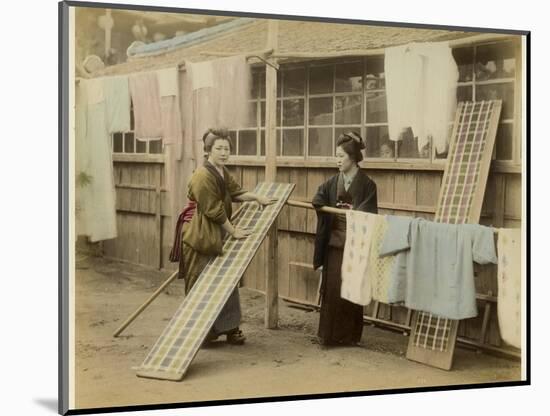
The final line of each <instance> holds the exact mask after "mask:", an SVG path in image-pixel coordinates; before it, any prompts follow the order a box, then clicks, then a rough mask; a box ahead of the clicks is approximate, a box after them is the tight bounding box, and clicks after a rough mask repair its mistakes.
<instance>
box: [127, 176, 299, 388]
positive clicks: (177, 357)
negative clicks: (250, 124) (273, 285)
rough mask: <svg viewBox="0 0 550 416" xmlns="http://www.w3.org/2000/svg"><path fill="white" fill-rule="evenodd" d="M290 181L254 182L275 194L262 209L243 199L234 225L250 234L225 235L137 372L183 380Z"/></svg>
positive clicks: (288, 191) (284, 198) (277, 210)
mask: <svg viewBox="0 0 550 416" xmlns="http://www.w3.org/2000/svg"><path fill="white" fill-rule="evenodd" d="M294 186H295V185H294V184H284V183H266V182H262V183H260V184H258V186H257V187H256V189H255V190H254V193H256V194H259V195H263V196H267V197H273V198H277V202H276V203H274V204H272V205H267V206H265V207H264V208H263V209H260V208H259V206H258V204H256V203H253V202H246V203H245V206H244V207H243V209H242V210H241V211H240V212H239V213H238V215H237V217H236V219H235V224H236V225H237V226H238V227H242V228H250V229H253V230H254V233H253V234H252V235H251V236H249V237H248V238H246V239H240V240H236V239H232V238H226V239H225V241H224V246H223V254H222V255H220V256H217V257H215V258H214V259H213V260H212V261H211V262H210V263H208V265H207V266H206V267H205V269H204V270H203V272H202V273H201V275H200V277H199V279H198V281H197V282H196V283H195V285H194V286H193V288H192V289H191V291H190V292H189V294H188V295H187V296H186V297H185V299H184V300H183V302H182V304H181V306H180V307H179V309H178V310H177V312H176V313H175V315H174V317H173V318H172V319H171V321H170V322H169V323H168V326H167V327H166V328H165V330H164V331H163V333H162V335H161V336H160V338H159V339H158V340H157V342H156V343H155V345H154V346H153V348H151V350H150V352H149V354H148V355H147V357H146V358H145V360H144V361H143V363H142V364H141V366H140V367H139V368H137V375H138V376H140V377H148V378H157V379H164V380H175V381H177V380H181V379H182V378H183V376H184V374H185V371H186V370H187V368H188V367H189V365H190V364H191V362H192V360H193V358H194V357H195V354H196V353H197V352H198V350H199V348H200V346H201V344H202V342H203V340H204V339H205V337H206V335H207V334H208V331H209V330H210V328H211V327H212V325H213V324H214V321H215V320H216V318H217V316H218V315H219V313H220V311H221V310H222V308H223V306H224V304H225V303H226V301H227V299H228V298H229V296H230V294H231V293H232V292H233V290H234V289H235V287H236V285H237V283H238V281H239V279H240V278H241V276H242V275H243V273H244V272H245V270H246V268H247V267H248V265H249V263H250V261H251V260H252V258H253V257H254V255H255V254H256V251H257V250H258V248H259V247H260V244H261V242H262V240H263V239H264V238H265V236H266V235H267V232H268V231H269V228H270V227H271V225H272V224H273V223H274V222H275V219H276V218H277V216H278V215H279V213H280V212H281V209H282V208H283V206H284V204H285V203H286V201H287V199H288V197H289V196H290V194H291V192H292V190H293V189H294Z"/></svg>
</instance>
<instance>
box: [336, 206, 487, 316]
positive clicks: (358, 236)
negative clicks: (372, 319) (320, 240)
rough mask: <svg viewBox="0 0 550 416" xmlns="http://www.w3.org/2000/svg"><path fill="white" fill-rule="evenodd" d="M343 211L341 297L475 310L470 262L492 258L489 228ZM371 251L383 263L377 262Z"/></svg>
mask: <svg viewBox="0 0 550 416" xmlns="http://www.w3.org/2000/svg"><path fill="white" fill-rule="evenodd" d="M346 215H347V217H346V219H347V227H348V230H349V231H348V232H349V234H348V237H347V238H346V244H345V249H344V253H345V254H344V262H343V265H342V294H341V295H342V297H344V298H346V299H348V300H350V301H352V302H355V303H358V304H361V305H367V304H368V303H370V301H371V299H375V300H379V301H382V302H384V303H398V302H403V303H404V304H405V306H407V307H409V308H411V309H415V310H422V311H426V312H431V313H434V314H437V315H438V316H442V317H446V318H449V319H465V318H471V317H474V316H476V315H477V306H476V293H475V284H474V274H473V262H477V263H480V264H487V263H495V264H496V262H497V257H496V251H495V244H494V233H493V229H492V228H490V227H485V226H482V225H477V224H443V223H437V222H433V221H427V220H424V219H422V218H411V217H401V216H391V215H388V216H381V215H373V214H365V213H361V212H354V211H352V212H349V213H346ZM381 229H385V232H384V233H381ZM346 253H347V254H348V255H347V256H346ZM376 257H378V261H380V260H383V261H387V263H385V264H380V263H377V261H376ZM366 288H368V289H366ZM365 290H367V291H368V292H367V293H365ZM373 293H376V295H373Z"/></svg>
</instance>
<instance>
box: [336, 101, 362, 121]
mask: <svg viewBox="0 0 550 416" xmlns="http://www.w3.org/2000/svg"><path fill="white" fill-rule="evenodd" d="M335 100H336V103H335V120H336V124H360V123H361V96H360V95H351V96H344V97H335Z"/></svg>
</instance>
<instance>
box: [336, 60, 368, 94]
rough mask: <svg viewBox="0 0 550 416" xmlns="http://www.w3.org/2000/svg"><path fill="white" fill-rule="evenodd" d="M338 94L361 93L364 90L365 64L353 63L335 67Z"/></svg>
mask: <svg viewBox="0 0 550 416" xmlns="http://www.w3.org/2000/svg"><path fill="white" fill-rule="evenodd" d="M335 80H336V81H335V89H336V92H352V91H357V92H361V91H362V90H363V63H362V62H352V63H349V64H338V65H336V66H335Z"/></svg>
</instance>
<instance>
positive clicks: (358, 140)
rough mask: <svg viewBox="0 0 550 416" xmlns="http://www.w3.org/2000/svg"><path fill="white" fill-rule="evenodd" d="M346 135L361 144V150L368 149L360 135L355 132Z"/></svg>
mask: <svg viewBox="0 0 550 416" xmlns="http://www.w3.org/2000/svg"><path fill="white" fill-rule="evenodd" d="M345 135H346V136H348V137H350V138H351V139H352V140H354V141H355V142H357V143H358V144H359V148H360V149H364V148H365V147H366V146H365V142H364V141H363V138H362V137H361V136H360V135H359V134H358V133H356V132H354V131H349V132H347V133H345Z"/></svg>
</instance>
